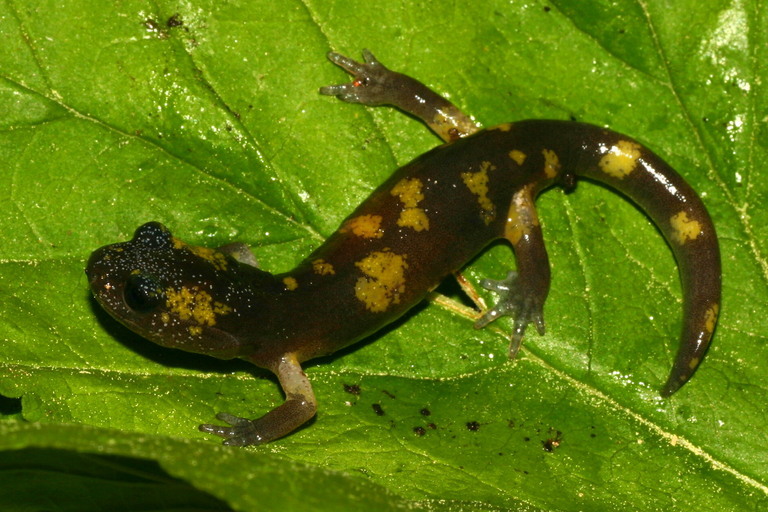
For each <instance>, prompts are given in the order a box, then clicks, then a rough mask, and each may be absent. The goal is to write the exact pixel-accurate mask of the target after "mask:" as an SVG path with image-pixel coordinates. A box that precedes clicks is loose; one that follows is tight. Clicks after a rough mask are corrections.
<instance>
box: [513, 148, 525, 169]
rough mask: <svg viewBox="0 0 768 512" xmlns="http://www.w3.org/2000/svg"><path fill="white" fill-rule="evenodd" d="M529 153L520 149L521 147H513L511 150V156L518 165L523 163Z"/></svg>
mask: <svg viewBox="0 0 768 512" xmlns="http://www.w3.org/2000/svg"><path fill="white" fill-rule="evenodd" d="M527 156H528V155H526V154H525V153H523V152H522V151H520V150H519V149H513V150H512V151H510V152H509V158H511V159H512V160H514V161H515V163H516V164H517V165H523V162H525V159H526V158H527Z"/></svg>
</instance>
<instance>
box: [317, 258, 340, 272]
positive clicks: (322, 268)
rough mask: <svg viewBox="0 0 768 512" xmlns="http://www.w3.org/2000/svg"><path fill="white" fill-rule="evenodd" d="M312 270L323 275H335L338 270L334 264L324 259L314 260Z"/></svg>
mask: <svg viewBox="0 0 768 512" xmlns="http://www.w3.org/2000/svg"><path fill="white" fill-rule="evenodd" d="M312 270H313V271H314V272H315V274H319V275H321V276H327V275H333V274H335V273H336V271H335V270H334V269H333V265H331V264H330V263H328V262H327V261H325V260H322V259H320V260H314V261H313V262H312Z"/></svg>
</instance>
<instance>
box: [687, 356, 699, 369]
mask: <svg viewBox="0 0 768 512" xmlns="http://www.w3.org/2000/svg"><path fill="white" fill-rule="evenodd" d="M700 362H701V358H699V357H694V358H693V359H691V360H690V361H688V368H690V369H691V370H695V369H696V367H697V366H699V363H700Z"/></svg>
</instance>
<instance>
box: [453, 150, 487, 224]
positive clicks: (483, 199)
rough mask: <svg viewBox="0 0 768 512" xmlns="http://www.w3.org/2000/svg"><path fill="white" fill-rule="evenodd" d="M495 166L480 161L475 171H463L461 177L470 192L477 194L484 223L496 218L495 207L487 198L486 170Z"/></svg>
mask: <svg viewBox="0 0 768 512" xmlns="http://www.w3.org/2000/svg"><path fill="white" fill-rule="evenodd" d="M495 170H496V166H494V165H493V164H491V162H482V163H481V164H480V170H479V171H477V172H463V173H461V179H462V180H463V181H464V184H465V185H466V186H467V188H468V189H469V191H470V192H472V193H473V194H474V195H476V196H477V202H478V204H479V205H480V208H481V209H482V212H481V215H482V217H483V221H484V222H485V224H486V225H487V224H490V223H491V222H493V220H494V219H495V218H496V207H495V206H494V204H493V202H492V201H491V200H490V199H489V198H488V171H495Z"/></svg>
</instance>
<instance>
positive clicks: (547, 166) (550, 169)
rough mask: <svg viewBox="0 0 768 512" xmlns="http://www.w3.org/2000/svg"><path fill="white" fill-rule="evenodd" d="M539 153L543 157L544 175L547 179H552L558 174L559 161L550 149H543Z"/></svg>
mask: <svg viewBox="0 0 768 512" xmlns="http://www.w3.org/2000/svg"><path fill="white" fill-rule="evenodd" d="M541 153H542V154H543V155H544V175H545V176H546V177H547V178H550V179H552V178H554V177H556V176H557V175H558V173H559V172H560V159H559V158H558V157H557V153H555V152H554V151H553V150H551V149H543V150H542V151H541Z"/></svg>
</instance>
